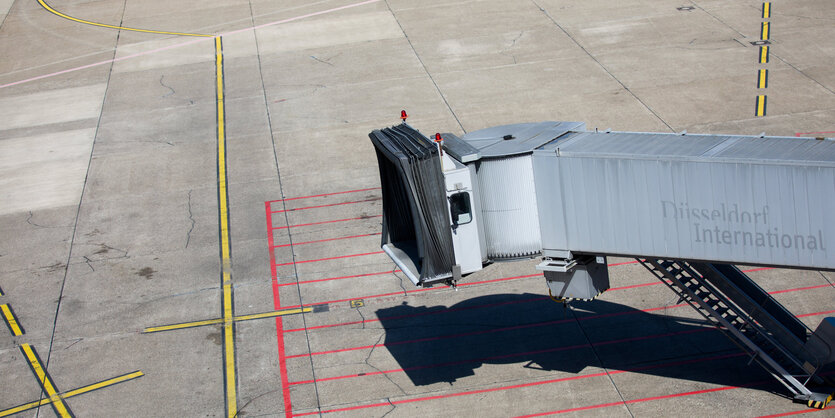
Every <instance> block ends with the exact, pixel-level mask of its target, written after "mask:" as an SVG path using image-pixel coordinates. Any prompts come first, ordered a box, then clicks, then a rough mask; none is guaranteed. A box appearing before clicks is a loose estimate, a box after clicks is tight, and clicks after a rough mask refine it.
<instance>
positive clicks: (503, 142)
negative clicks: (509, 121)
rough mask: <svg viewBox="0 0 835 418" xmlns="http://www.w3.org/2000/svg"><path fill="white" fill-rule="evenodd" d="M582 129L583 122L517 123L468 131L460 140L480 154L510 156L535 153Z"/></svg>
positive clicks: (583, 127) (583, 126)
mask: <svg viewBox="0 0 835 418" xmlns="http://www.w3.org/2000/svg"><path fill="white" fill-rule="evenodd" d="M581 129H585V124H583V123H581V122H536V123H516V124H513V125H502V126H494V127H492V128H487V129H481V130H478V131H474V132H469V133H467V134H466V135H464V136H463V137H461V139H462V140H464V141H465V142H467V143H468V144H470V145H472V146H473V147H474V148H476V149H478V152H479V155H480V157H484V158H489V157H509V156H511V155H519V154H525V153H529V152H532V151H533V150H534V149H536V148H538V147H540V146H542V145H543V144H547V143H548V142H550V141H553V140H554V139H555V138H557V137H559V136H561V135H563V134H565V133H567V132H571V131H577V130H581Z"/></svg>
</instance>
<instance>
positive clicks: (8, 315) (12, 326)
mask: <svg viewBox="0 0 835 418" xmlns="http://www.w3.org/2000/svg"><path fill="white" fill-rule="evenodd" d="M0 311H3V319H5V320H6V325H8V326H9V330H11V331H12V335H14V336H15V337H19V336H21V335H23V329H22V328H21V327H20V324H19V323H18V322H17V317H15V314H14V312H12V308H11V307H10V306H9V305H7V304H5V303H4V304H2V305H0Z"/></svg>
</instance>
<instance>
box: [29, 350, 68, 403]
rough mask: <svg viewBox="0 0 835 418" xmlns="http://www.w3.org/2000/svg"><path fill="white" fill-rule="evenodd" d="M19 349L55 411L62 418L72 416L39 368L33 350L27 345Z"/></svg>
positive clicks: (44, 372)
mask: <svg viewBox="0 0 835 418" xmlns="http://www.w3.org/2000/svg"><path fill="white" fill-rule="evenodd" d="M20 349H21V350H22V351H23V354H24V355H25V356H26V359H27V360H29V365H30V366H32V371H34V372H35V376H37V378H38V381H39V382H40V383H41V386H42V387H43V390H44V391H45V392H46V394H47V396H49V402H51V403H52V405H53V407H54V408H55V411H56V412H57V413H58V415H59V416H61V417H62V418H63V417H71V416H72V414H71V413H70V410H69V408H68V407H67V404H66V403H64V399H63V398H61V395H59V394H58V391H57V390H55V386H53V384H52V381H51V380H49V376H48V375H47V374H46V370H44V369H43V367H41V363H40V361H38V356H37V354H35V349H33V348H32V346H30V345H29V344H21V345H20Z"/></svg>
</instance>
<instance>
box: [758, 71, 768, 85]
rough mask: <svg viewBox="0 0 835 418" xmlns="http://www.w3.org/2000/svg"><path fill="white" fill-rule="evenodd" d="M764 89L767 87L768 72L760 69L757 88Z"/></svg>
mask: <svg viewBox="0 0 835 418" xmlns="http://www.w3.org/2000/svg"><path fill="white" fill-rule="evenodd" d="M766 87H768V70H765V69H760V72H759V75H758V76H757V88H758V89H764V88H766Z"/></svg>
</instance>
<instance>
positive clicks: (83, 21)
mask: <svg viewBox="0 0 835 418" xmlns="http://www.w3.org/2000/svg"><path fill="white" fill-rule="evenodd" d="M38 4H40V5H41V7H43V8H44V9H46V10H47V11H49V12H50V13H52V14H54V15H56V16H60V17H63V18H64V19H68V20H72V21H73V22H78V23H83V24H85V25H92V26H99V27H102V28H110V29H119V30H128V31H131V32H143V33H156V34H159V35H179V36H200V37H207V38H209V37H212V36H214V35H205V34H201V33H186V32H166V31H162V30H151V29H137V28H128V27H125V26H115V25H108V24H105V23H98V22H91V21H89V20H84V19H79V18H77V17H72V16H69V15H66V14H64V13H61V12H59V11H57V10H55V9H53V8H52V6H50V5H49V4H47V3H46V2H45V1H44V0H38Z"/></svg>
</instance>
